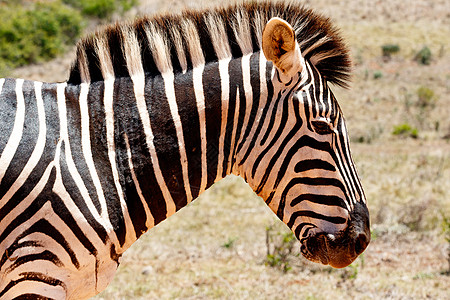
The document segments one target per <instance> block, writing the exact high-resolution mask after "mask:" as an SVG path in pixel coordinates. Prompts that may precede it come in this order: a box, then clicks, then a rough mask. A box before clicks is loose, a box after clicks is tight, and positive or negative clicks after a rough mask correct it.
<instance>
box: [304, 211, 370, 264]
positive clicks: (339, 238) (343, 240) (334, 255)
mask: <svg viewBox="0 0 450 300" xmlns="http://www.w3.org/2000/svg"><path fill="white" fill-rule="evenodd" d="M356 206H359V204H358V205H356ZM362 206H364V207H362ZM350 215H351V219H350V220H349V226H348V227H347V228H346V230H344V231H342V232H340V233H339V234H336V235H334V234H329V233H326V232H317V233H316V234H314V235H311V236H310V237H308V238H306V239H304V240H303V242H302V245H301V248H300V250H301V252H302V254H303V256H304V257H305V258H307V259H309V260H311V261H313V262H317V263H322V264H324V265H330V266H332V267H334V268H344V267H346V266H348V265H350V264H351V263H352V262H353V261H354V260H355V259H356V258H357V257H358V256H359V255H360V254H361V253H363V252H364V250H365V249H366V248H367V246H368V245H369V242H370V229H369V217H368V216H369V215H368V211H367V208H365V205H364V204H362V205H361V207H360V208H357V209H355V210H354V211H353V212H352V213H351V214H350Z"/></svg>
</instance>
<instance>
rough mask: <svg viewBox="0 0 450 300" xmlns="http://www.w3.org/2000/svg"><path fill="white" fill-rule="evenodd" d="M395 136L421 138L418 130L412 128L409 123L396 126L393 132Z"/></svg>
mask: <svg viewBox="0 0 450 300" xmlns="http://www.w3.org/2000/svg"><path fill="white" fill-rule="evenodd" d="M392 134H393V135H397V136H402V137H411V138H414V139H417V138H418V137H419V133H418V131H417V128H413V127H411V125H409V124H408V123H404V124H400V125H396V126H394V130H393V131H392Z"/></svg>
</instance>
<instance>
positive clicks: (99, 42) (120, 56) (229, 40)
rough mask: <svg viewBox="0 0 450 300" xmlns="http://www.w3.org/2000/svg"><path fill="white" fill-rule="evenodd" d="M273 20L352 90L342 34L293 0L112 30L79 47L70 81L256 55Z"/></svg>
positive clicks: (155, 71) (318, 64)
mask: <svg viewBox="0 0 450 300" xmlns="http://www.w3.org/2000/svg"><path fill="white" fill-rule="evenodd" d="M272 17H280V18H282V19H284V20H286V21H287V22H288V23H289V24H291V26H292V27H293V28H294V30H295V32H296V34H297V40H298V42H299V45H300V49H301V52H302V55H303V56H304V57H305V59H307V60H309V61H310V62H311V63H312V64H313V65H314V66H315V67H316V68H317V69H318V70H319V72H320V73H321V74H322V76H324V78H326V80H327V81H329V82H331V83H334V84H337V85H339V86H343V87H346V86H347V83H348V81H349V78H350V70H351V62H350V58H349V54H348V49H347V47H346V45H345V44H344V42H343V40H342V38H341V37H340V35H339V32H338V30H337V29H336V28H335V27H334V26H333V25H332V24H331V22H330V20H329V19H328V18H326V17H323V16H321V15H319V14H317V13H315V12H313V11H312V10H311V9H307V8H305V7H304V6H303V5H301V4H298V3H295V2H293V1H292V2H289V3H284V2H259V3H257V2H249V3H244V4H236V5H233V6H230V7H228V8H215V9H210V10H203V11H185V12H184V13H182V14H180V15H159V16H154V17H151V18H149V17H144V18H141V19H138V20H136V21H134V22H131V23H118V24H115V25H110V26H107V27H106V28H104V29H103V30H101V31H98V32H96V33H94V34H92V35H91V36H89V37H87V38H85V39H83V40H81V41H80V42H79V43H78V46H77V58H76V60H75V62H74V63H73V65H72V69H71V72H70V77H69V80H68V83H72V84H80V83H82V82H95V81H102V80H105V79H106V78H107V77H108V76H114V77H115V78H119V77H129V76H132V75H133V74H135V73H139V72H144V73H145V74H146V75H147V76H156V75H159V74H162V73H165V72H168V71H171V72H175V73H177V72H186V71H187V70H190V69H192V68H194V67H196V66H197V65H200V64H204V63H208V62H213V61H218V60H220V59H225V58H231V57H233V58H234V57H241V56H243V55H246V54H249V53H252V52H257V51H259V50H260V49H261V37H262V31H263V29H264V26H265V24H266V23H267V21H268V20H269V19H271V18H272Z"/></svg>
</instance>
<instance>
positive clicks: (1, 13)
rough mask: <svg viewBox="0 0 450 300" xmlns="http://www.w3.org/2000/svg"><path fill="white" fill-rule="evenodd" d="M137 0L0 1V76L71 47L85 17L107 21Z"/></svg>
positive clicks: (86, 19)
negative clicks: (105, 19)
mask: <svg viewBox="0 0 450 300" xmlns="http://www.w3.org/2000/svg"><path fill="white" fill-rule="evenodd" d="M136 2H137V0H81V1H78V0H62V2H61V1H60V0H56V1H45V2H39V1H38V2H34V1H33V2H31V3H30V2H28V1H2V3H1V4H2V5H0V19H1V20H2V25H1V26H0V77H3V76H4V75H6V74H7V71H8V70H10V69H13V68H16V67H19V66H23V65H27V64H31V63H37V62H42V61H46V60H49V59H51V58H54V57H56V56H57V55H59V54H61V53H63V52H64V51H65V50H66V49H67V46H68V45H73V44H74V43H75V42H76V41H77V39H78V37H79V35H80V34H81V32H82V30H83V28H84V26H85V24H86V23H87V22H88V20H89V18H88V17H92V16H94V17H98V18H109V17H110V16H111V15H112V14H113V13H114V12H124V11H126V10H128V9H130V8H131V6H133V5H135V4H136Z"/></svg>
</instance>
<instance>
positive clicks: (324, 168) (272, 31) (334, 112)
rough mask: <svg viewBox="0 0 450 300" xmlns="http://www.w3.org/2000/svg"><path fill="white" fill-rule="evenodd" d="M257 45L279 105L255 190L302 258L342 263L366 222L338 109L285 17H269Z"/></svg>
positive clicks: (359, 241) (359, 247)
mask: <svg viewBox="0 0 450 300" xmlns="http://www.w3.org/2000/svg"><path fill="white" fill-rule="evenodd" d="M262 49H263V53H264V56H265V57H266V59H267V60H268V61H271V62H272V63H273V66H274V67H273V69H271V72H272V76H271V78H272V79H271V81H272V82H271V84H272V86H273V99H275V100H278V101H279V103H280V105H279V106H278V107H277V109H276V110H274V111H275V115H276V116H275V120H276V121H275V122H273V123H272V125H270V123H268V125H265V126H266V132H265V134H267V135H268V136H272V139H275V140H277V142H276V143H278V145H276V144H275V145H273V146H272V149H269V150H267V151H266V150H264V151H265V152H264V151H263V152H264V156H265V157H264V158H262V159H263V160H264V161H271V162H270V163H268V164H264V163H260V164H259V166H258V167H257V168H254V172H253V175H254V176H253V178H252V180H254V182H257V187H256V188H255V190H256V192H257V193H258V194H259V195H261V196H262V197H263V199H264V200H265V201H266V203H267V204H268V205H269V207H270V208H271V209H272V210H273V211H274V212H275V213H276V214H277V216H278V217H279V218H280V219H281V220H282V221H283V222H285V223H286V224H287V225H288V226H289V227H290V228H291V230H292V231H293V232H294V233H295V235H296V237H297V238H298V239H299V240H300V242H301V252H302V254H303V255H304V256H305V257H306V258H307V259H309V260H311V261H315V262H320V263H323V264H329V265H331V266H333V267H337V268H341V267H345V266H347V265H349V264H350V263H352V262H353V261H354V260H355V259H356V258H357V256H358V255H359V254H361V253H362V252H363V251H364V250H365V248H366V247H367V245H368V243H369V241H370V229H369V212H368V209H367V206H366V199H365V196H364V192H363V190H362V187H361V184H360V181H359V178H358V175H357V171H356V168H355V166H354V163H353V161H352V158H351V155H350V149H349V141H348V136H347V130H346V126H345V121H344V118H343V115H342V112H341V110H340V108H339V105H338V103H337V101H336V99H335V98H334V96H333V94H332V92H331V91H330V89H329V88H328V86H327V82H326V79H325V78H324V77H322V76H321V74H320V73H319V72H318V70H317V69H316V68H315V66H314V64H313V63H311V62H310V61H308V60H307V59H304V57H303V56H302V54H301V53H300V47H299V43H298V42H297V40H296V35H295V32H294V30H293V29H292V27H291V26H290V25H289V24H288V23H287V22H285V21H284V20H282V19H279V18H273V19H271V20H270V21H269V22H268V23H267V25H266V27H265V29H264V32H263V38H262ZM332 54H333V53H332V51H331V52H329V53H323V55H332ZM269 84H270V83H269ZM271 102H274V101H271ZM277 119H278V121H277ZM266 145H268V143H267V142H266V144H264V145H263V147H264V146H265V147H266V148H265V149H267V147H270V145H269V146H266ZM275 149H276V150H275ZM280 149H282V151H281V152H280ZM260 156H261V154H260ZM266 159H267V160H266ZM267 166H269V168H267ZM255 170H256V171H255ZM275 170H276V171H275ZM247 180H249V179H248V178H247ZM249 183H250V185H252V183H251V182H250V181H249Z"/></svg>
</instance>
